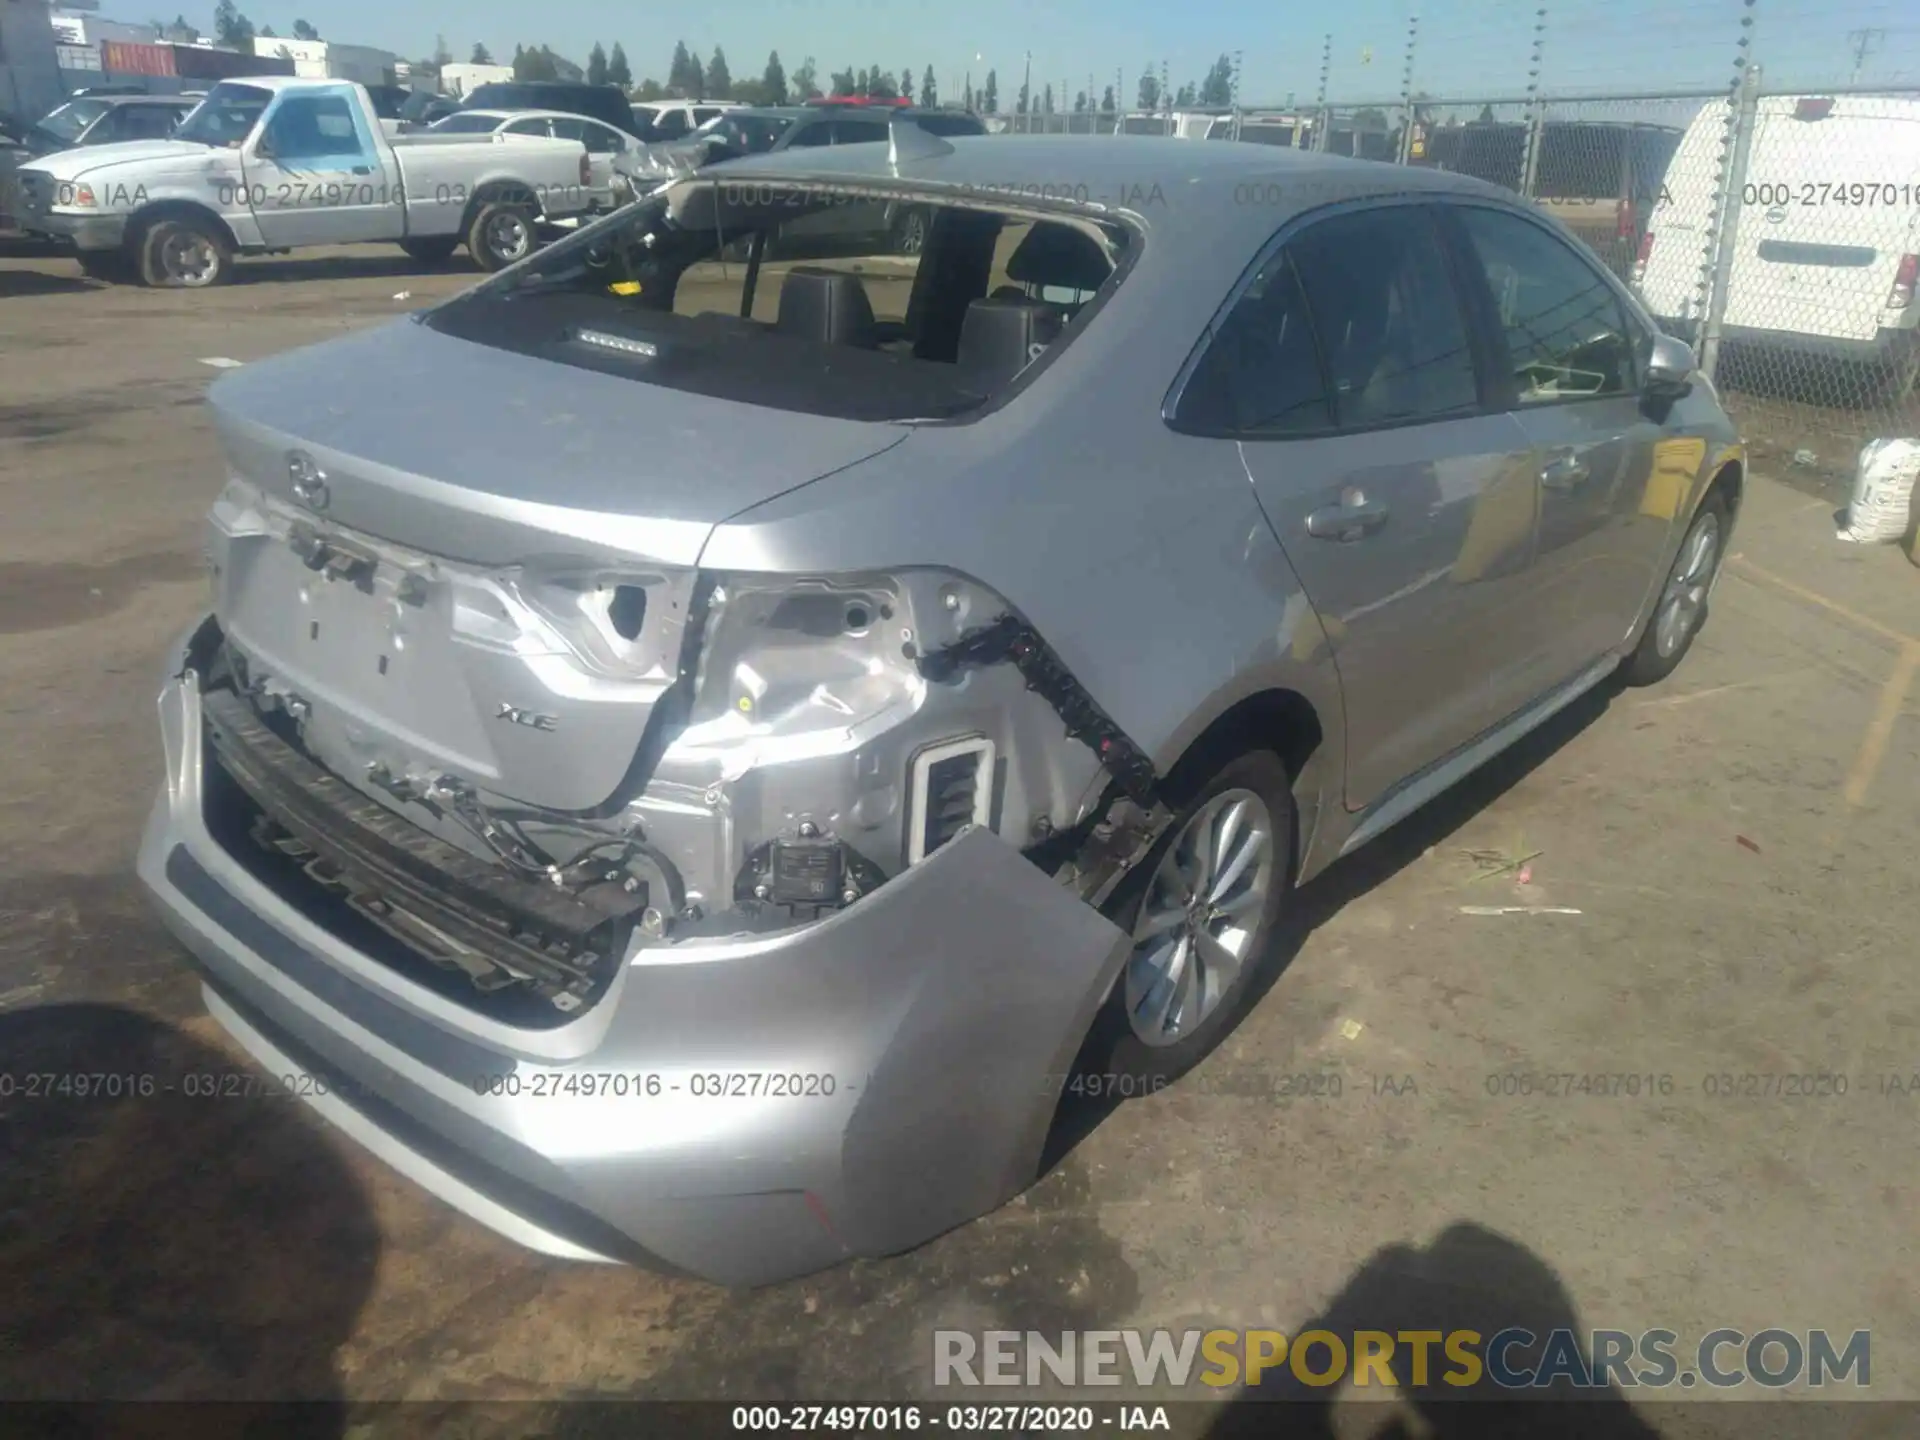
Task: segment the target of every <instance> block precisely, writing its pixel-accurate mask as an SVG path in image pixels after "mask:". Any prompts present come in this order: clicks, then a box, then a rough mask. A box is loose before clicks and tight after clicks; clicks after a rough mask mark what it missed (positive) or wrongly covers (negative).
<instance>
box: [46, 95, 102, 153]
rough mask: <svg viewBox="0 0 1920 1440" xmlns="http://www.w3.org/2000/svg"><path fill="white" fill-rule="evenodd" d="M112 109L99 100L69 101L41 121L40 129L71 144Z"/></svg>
mask: <svg viewBox="0 0 1920 1440" xmlns="http://www.w3.org/2000/svg"><path fill="white" fill-rule="evenodd" d="M110 108H112V107H110V106H109V105H107V104H106V103H105V102H104V101H101V100H69V101H68V102H67V103H66V104H65V105H62V106H61V107H60V108H59V109H58V110H56V111H54V112H53V113H52V114H51V115H48V116H47V117H46V118H44V119H43V120H41V122H40V128H41V129H42V130H44V131H46V132H47V133H48V134H49V135H51V136H53V138H54V139H56V140H60V141H65V142H67V143H71V142H73V141H75V140H78V139H79V138H80V134H81V132H82V131H83V130H85V129H86V128H87V127H88V126H89V125H91V124H93V122H94V121H96V120H98V119H99V118H100V117H101V116H102V115H104V114H106V113H107V111H108V110H109V109H110Z"/></svg>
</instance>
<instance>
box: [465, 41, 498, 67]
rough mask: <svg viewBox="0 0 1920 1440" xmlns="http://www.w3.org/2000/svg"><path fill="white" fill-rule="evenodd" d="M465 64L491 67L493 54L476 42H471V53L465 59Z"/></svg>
mask: <svg viewBox="0 0 1920 1440" xmlns="http://www.w3.org/2000/svg"><path fill="white" fill-rule="evenodd" d="M467 63H468V64H469V65H491V64H493V52H492V51H491V50H489V49H487V47H486V46H485V45H483V44H481V43H480V42H479V41H478V40H476V41H474V42H473V53H472V54H471V55H469V56H468V57H467Z"/></svg>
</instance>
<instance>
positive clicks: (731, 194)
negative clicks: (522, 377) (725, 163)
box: [424, 177, 1137, 421]
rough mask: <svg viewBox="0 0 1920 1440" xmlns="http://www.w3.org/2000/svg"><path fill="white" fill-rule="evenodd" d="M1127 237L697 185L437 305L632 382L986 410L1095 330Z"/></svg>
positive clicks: (794, 399) (806, 406)
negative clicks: (1025, 376)
mask: <svg viewBox="0 0 1920 1440" xmlns="http://www.w3.org/2000/svg"><path fill="white" fill-rule="evenodd" d="M1132 243H1137V242H1135V241H1134V239H1133V237H1132V236H1131V235H1130V233H1129V232H1127V231H1126V230H1124V229H1122V228H1120V227H1118V226H1114V225H1111V224H1105V223H1099V222H1094V221H1091V220H1086V219H1082V218H1080V217H1078V216H1069V215H1064V214H1062V215H1052V214H1037V213H1024V212H1023V213H1017V214H1016V213H1011V212H1001V211H995V210H989V209H982V208H978V207H974V206H959V205H950V204H944V203H942V202H941V201H939V200H938V199H935V198H933V197H930V196H928V195H924V194H914V193H911V192H909V191H906V190H902V191H901V192H900V193H899V194H898V195H897V196H896V195H893V194H891V193H879V192H875V191H873V190H871V189H868V190H862V191H860V192H858V193H856V192H855V191H853V190H852V189H850V188H846V187H837V188H836V187H825V188H823V187H821V186H818V185H809V186H805V187H800V186H783V185H778V184H773V183H768V182H760V181H751V182H746V181H733V180H730V181H728V182H727V183H722V182H721V181H720V180H719V179H718V178H717V177H716V178H715V179H713V180H710V181H703V180H689V181H685V182H682V183H681V184H678V185H675V186H672V187H670V188H668V189H667V190H664V191H661V192H659V193H657V194H655V195H653V196H650V197H648V198H647V199H645V200H642V201H640V202H638V203H636V204H633V205H630V206H628V207H627V208H626V209H624V210H622V211H620V212H619V213H618V214H617V215H614V216H612V217H609V218H608V219H606V220H603V221H601V222H599V223H598V224H596V225H593V226H591V227H588V228H586V229H584V230H582V231H581V232H580V233H578V234H576V235H574V236H572V237H570V238H568V239H566V240H563V241H561V242H560V243H558V244H555V245H553V246H551V247H550V248H548V249H546V250H544V251H542V252H541V253H540V254H538V255H536V256H535V257H533V258H532V259H531V260H529V261H527V262H525V263H523V264H521V265H518V266H515V267H513V268H512V269H509V270H507V271H504V272H502V273H501V274H500V275H499V276H497V277H495V278H494V279H493V280H491V281H489V282H487V283H485V284H483V285H481V286H480V287H478V288H477V289H475V290H472V291H469V292H467V293H466V294H465V295H462V296H459V297H457V298H456V299H454V300H452V301H449V302H447V303H446V304H444V305H442V306H440V307H438V308H436V309H434V310H432V311H430V312H428V313H427V314H426V315H425V317H424V323H426V324H428V325H429V326H431V327H432V328H434V329H436V330H439V331H441V332H442V333H444V334H448V335H453V336H458V337H459V338H462V339H465V340H469V341H472V342H475V343H478V344H483V345H489V346H493V347H495V348H500V349H507V350H513V351H517V352H520V353H523V354H528V355H535V356H538V357H540V358H542V359H547V360H552V361H554V362H556V363H559V364H566V365H573V366H577V367H579V368H582V369H587V370H593V371H597V372H600V373H603V374H610V375H617V376H620V377H622V378H625V379H629V380H632V381H634V382H635V383H640V384H648V385H655V386H660V387H664V388H667V389H672V390H680V391H686V392H689V393H695V394H702V395H709V396H714V397H716V398H722V399H729V400H736V401H741V402H745V403H748V404H755V405H764V406H769V407H772V408H776V409H786V410H795V411H801V412H805V413H808V414H814V415H823V416H829V417H834V418H840V419H849V420H897V421H912V420H943V419H953V418H957V417H961V416H964V415H966V414H967V413H969V412H971V411H974V410H978V409H980V408H981V407H983V406H985V405H986V404H987V403H988V402H989V401H990V400H992V399H993V398H994V397H995V396H996V395H997V394H998V393H1000V392H1001V391H1003V390H1005V389H1006V388H1008V387H1009V386H1011V385H1012V384H1013V383H1014V382H1015V381H1016V380H1018V379H1019V378H1020V376H1021V375H1022V374H1024V373H1025V372H1026V371H1027V370H1029V369H1030V368H1032V367H1034V366H1036V365H1038V364H1039V363H1041V362H1042V361H1043V360H1045V359H1046V358H1048V357H1049V356H1050V355H1051V354H1052V353H1055V352H1057V351H1058V350H1059V349H1060V348H1062V347H1064V346H1065V345H1066V344H1068V343H1070V342H1071V341H1072V340H1073V339H1074V338H1076V337H1077V336H1078V334H1079V332H1080V330H1082V329H1084V328H1085V327H1086V326H1087V325H1088V324H1090V323H1094V316H1093V313H1092V312H1093V311H1095V310H1097V308H1098V305H1097V301H1098V299H1099V297H1100V295H1101V293H1102V292H1103V291H1104V290H1105V289H1108V288H1111V287H1112V286H1113V285H1114V284H1116V283H1117V277H1118V270H1119V264H1120V260H1121V259H1122V257H1123V256H1124V254H1125V252H1126V251H1127V249H1128V247H1129V245H1130V244H1132Z"/></svg>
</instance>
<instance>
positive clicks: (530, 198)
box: [17, 76, 592, 287]
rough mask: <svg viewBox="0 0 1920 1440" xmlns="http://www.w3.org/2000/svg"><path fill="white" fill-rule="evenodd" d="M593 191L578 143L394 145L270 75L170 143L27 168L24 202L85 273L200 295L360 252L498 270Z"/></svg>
mask: <svg viewBox="0 0 1920 1440" xmlns="http://www.w3.org/2000/svg"><path fill="white" fill-rule="evenodd" d="M591 179H592V174H591V167H590V165H589V163H588V158H587V155H586V152H585V150H584V148H583V147H582V146H581V145H580V144H579V143H578V142H577V141H564V140H546V141H539V140H531V139H529V140H522V141H515V142H513V143H511V144H509V143H507V142H506V141H504V140H499V139H495V138H494V137H492V136H487V137H483V138H477V139H471V140H470V139H466V138H464V137H461V136H457V135H456V136H440V135H402V136H398V137H395V138H391V139H390V138H388V137H387V136H385V135H384V134H382V132H381V128H380V121H379V117H378V116H377V115H376V114H375V112H374V109H373V106H372V103H371V101H370V100H369V99H368V96H367V92H366V90H365V88H364V87H362V86H359V85H355V84H351V83H349V82H347V81H344V80H301V79H293V78H288V77H281V76H266V77H262V78H258V79H252V80H223V81H222V82H220V84H218V85H216V86H215V87H214V88H213V91H212V93H210V94H209V95H208V96H207V98H206V100H205V101H203V102H202V103H201V105H200V106H199V107H198V108H197V109H196V110H194V112H193V113H192V114H191V115H190V116H189V117H188V118H187V119H186V120H185V121H184V122H182V124H181V125H180V127H179V129H178V130H176V131H175V132H174V134H173V137H172V138H171V139H167V140H149V141H136V142H132V143H127V144H121V145H106V146H100V147H98V148H89V149H82V150H68V151H65V152H62V153H61V154H58V155H51V156H48V157H46V158H44V159H41V160H38V161H36V162H35V163H33V164H31V165H27V166H23V167H22V168H21V169H20V170H19V171H18V172H17V191H18V195H19V205H20V214H21V221H20V223H21V228H22V229H23V230H25V231H26V232H28V233H29V234H39V235H45V236H49V237H52V238H54V239H57V240H60V241H63V242H65V243H68V244H71V245H72V246H73V247H74V248H75V250H76V252H77V254H78V257H79V260H80V266H81V268H82V269H83V270H84V271H86V273H88V274H89V275H93V276H96V277H99V278H103V279H117V278H124V277H129V276H137V277H138V278H139V279H140V280H141V281H142V282H144V283H145V284H148V285H164V286H188V287H197V286H203V285H213V284H217V283H219V282H220V281H222V280H225V279H227V278H228V277H229V276H230V275H231V273H232V270H233V262H234V257H235V256H237V255H246V254H264V253H273V252H279V251H286V250H292V249H297V248H299V247H301V246H306V245H341V244H354V243H359V242H363V241H385V242H388V243H397V244H399V245H400V246H401V247H402V248H403V249H405V250H406V251H407V253H408V254H410V255H413V256H414V257H415V258H417V259H421V260H444V259H445V258H446V257H447V256H449V255H451V254H452V253H453V251H454V248H455V247H456V246H458V245H461V244H465V245H466V247H467V251H468V253H469V254H470V255H471V256H472V257H473V259H474V261H475V262H476V263H477V264H478V265H479V266H480V267H481V268H482V269H485V270H497V269H499V268H500V267H501V266H503V265H508V264H511V263H512V262H513V261H515V260H518V259H521V258H523V257H524V256H526V255H528V254H530V253H531V252H532V250H533V248H534V245H535V240H536V230H537V227H538V226H539V225H540V224H541V223H542V222H550V221H553V220H555V219H559V218H565V217H571V216H576V215H578V214H580V213H582V212H584V211H585V210H586V209H587V207H588V205H589V203H590V194H589V183H590V181H591Z"/></svg>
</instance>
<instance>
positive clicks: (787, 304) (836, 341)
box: [774, 265, 878, 350]
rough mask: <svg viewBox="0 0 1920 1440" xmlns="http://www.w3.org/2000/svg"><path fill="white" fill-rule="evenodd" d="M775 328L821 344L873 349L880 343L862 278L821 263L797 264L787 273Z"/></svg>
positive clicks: (782, 332)
mask: <svg viewBox="0 0 1920 1440" xmlns="http://www.w3.org/2000/svg"><path fill="white" fill-rule="evenodd" d="M774 329H775V330H776V331H778V332H779V333H780V334H783V335H793V336H796V337H798V338H800V339H803V340H812V341H815V342H817V343H819V344H822V345H852V346H855V347H857V348H860V349H865V350H871V349H872V348H873V347H874V346H875V345H876V344H877V343H878V331H877V327H876V325H875V322H874V317H873V302H872V301H870V300H869V299H868V298H867V288H866V286H864V285H862V284H861V283H860V277H859V276H858V275H850V274H847V273H846V272H845V271H841V270H828V269H825V268H824V267H822V266H818V265H796V266H795V267H794V268H793V269H792V270H789V271H788V272H787V278H786V281H785V283H784V284H782V285H781V287H780V310H779V313H778V315H777V317H776V318H775V320H774Z"/></svg>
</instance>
